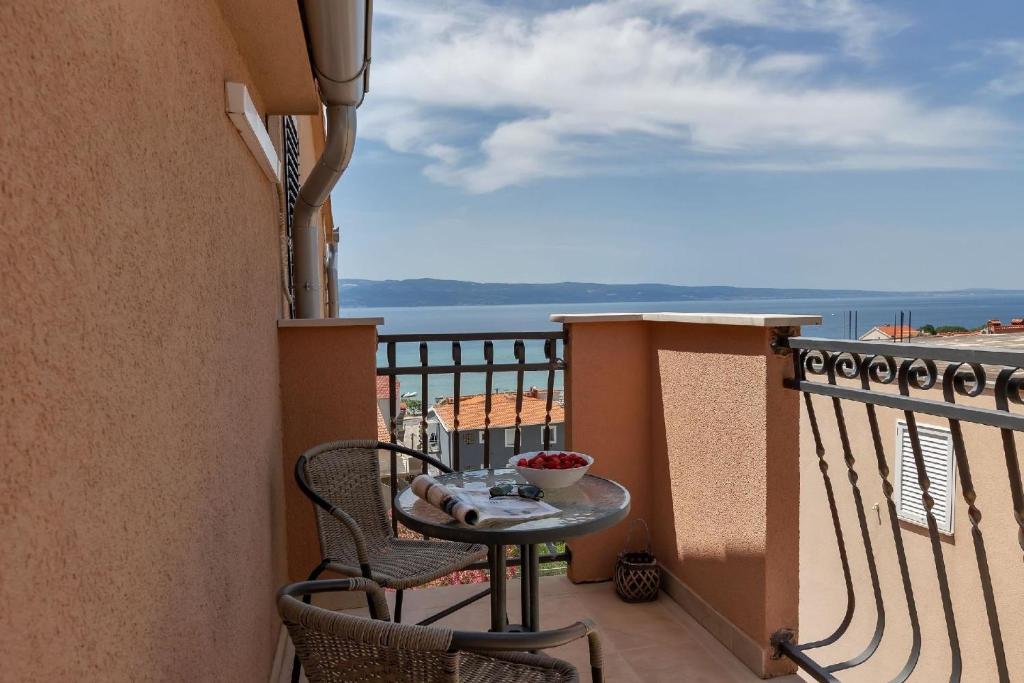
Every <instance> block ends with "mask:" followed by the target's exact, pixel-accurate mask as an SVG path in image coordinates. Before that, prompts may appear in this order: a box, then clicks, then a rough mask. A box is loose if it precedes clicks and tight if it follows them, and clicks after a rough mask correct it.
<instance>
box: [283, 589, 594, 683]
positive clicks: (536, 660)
mask: <svg viewBox="0 0 1024 683" xmlns="http://www.w3.org/2000/svg"><path fill="white" fill-rule="evenodd" d="M339 590H359V591H365V592H366V594H367V599H368V602H370V603H371V604H374V605H375V608H376V609H375V611H376V613H377V615H378V617H379V618H378V619H376V620H374V619H366V618H364V617H357V616H353V615H349V614H345V613H342V612H332V611H330V610H326V609H323V608H321V607H316V606H314V605H310V604H306V603H305V602H303V601H302V600H300V599H299V596H300V595H301V596H304V597H306V596H308V594H310V593H321V592H326V591H339ZM277 608H278V611H279V612H280V614H281V619H282V620H283V621H284V624H285V626H286V627H287V628H288V633H289V634H290V635H291V639H292V643H293V644H294V645H295V652H296V655H297V656H298V658H299V659H300V660H301V662H302V665H303V667H304V668H305V670H306V676H307V677H308V679H309V681H310V683H348V682H355V681H360V682H362V681H395V682H396V683H402V682H410V683H411V682H415V683H424V682H430V683H434V682H438V683H440V682H445V683H485V682H486V683H513V682H514V683H570V682H575V681H579V680H580V679H579V673H578V672H577V670H576V668H575V667H574V666H572V665H571V664H569V663H568V662H564V661H562V660H560V659H555V658H553V657H550V656H548V655H545V654H530V653H528V652H525V651H526V650H543V649H546V648H550V647H557V646H559V645H565V644H566V643H570V642H572V641H574V640H576V639H578V638H582V637H583V636H586V637H587V638H588V640H589V645H590V666H591V676H592V679H593V681H594V682H595V683H600V682H601V681H602V674H601V645H600V641H599V639H598V636H597V632H596V631H595V630H594V626H593V624H592V623H590V622H578V623H576V624H573V625H572V626H568V627H566V628H562V629H558V630H553V631H541V632H539V633H476V632H468V631H452V630H450V629H447V628H438V627H436V626H415V625H407V624H395V623H391V622H389V621H388V617H387V614H388V611H387V609H388V608H387V603H386V602H385V600H384V593H383V591H382V590H381V589H380V587H379V586H378V585H377V584H375V583H374V582H373V581H370V580H368V579H363V578H356V579H335V580H331V581H304V582H301V583H295V584H291V585H289V586H285V587H284V588H282V589H281V590H280V591H279V592H278V600H277Z"/></svg>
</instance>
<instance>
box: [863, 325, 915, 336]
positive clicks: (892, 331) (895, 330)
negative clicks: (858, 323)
mask: <svg viewBox="0 0 1024 683" xmlns="http://www.w3.org/2000/svg"><path fill="white" fill-rule="evenodd" d="M872 330H878V331H879V332H881V333H882V334H884V335H886V336H889V337H896V336H902V337H908V336H909V337H917V336H918V335H919V334H921V332H920V330H918V329H917V328H916V327H907V326H906V325H904V326H903V327H900V326H899V325H872V327H871V329H870V330H868V332H871V331H872Z"/></svg>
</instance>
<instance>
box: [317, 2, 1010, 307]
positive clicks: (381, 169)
mask: <svg viewBox="0 0 1024 683" xmlns="http://www.w3.org/2000/svg"><path fill="white" fill-rule="evenodd" d="M374 10H375V23H374V55H373V59H374V61H373V67H372V69H371V78H370V87H371V90H370V93H369V94H368V96H367V98H366V100H365V102H364V103H363V105H362V107H361V108H360V111H359V135H358V142H357V146H356V153H355V156H354V158H353V160H352V163H351V165H350V166H349V170H348V172H347V173H346V174H345V176H344V177H343V178H342V181H341V182H340V183H339V185H338V188H337V189H336V190H335V191H334V194H333V210H334V217H335V221H336V223H338V225H339V226H340V227H341V231H342V261H341V271H342V273H341V274H342V277H353V278H372V279H383V278H405V277H442V278H456V279H468V280H477V281H503V282H545V281H563V280H583V281H596V282H666V283H673V284H692V285H707V284H725V285H739V286H781V287H820V288H841V287H856V288H873V289H914V290H919V289H956V288H965V287H1002V288H1024V278H1022V277H1021V271H1020V266H1019V263H1020V257H1021V254H1024V225H1022V224H1024V153H1022V152H1024V3H1021V2H1020V1H1019V0H1001V1H992V2H984V3H970V4H965V3H963V2H962V1H960V2H956V1H953V0H933V1H930V2H924V1H920V2H906V1H902V2H897V1H889V2H885V3H871V2H864V1H860V0H835V1H829V0H728V1H727V2H724V1H722V0H595V1H593V2H589V3H587V2H579V3H558V2H542V1H540V0H534V1H532V2H528V1H523V2H514V3H513V2H507V3H496V2H492V3H486V2H475V1H473V0H462V1H459V2H454V1H448V2H440V1H433V0H377V1H376V2H375V3H374Z"/></svg>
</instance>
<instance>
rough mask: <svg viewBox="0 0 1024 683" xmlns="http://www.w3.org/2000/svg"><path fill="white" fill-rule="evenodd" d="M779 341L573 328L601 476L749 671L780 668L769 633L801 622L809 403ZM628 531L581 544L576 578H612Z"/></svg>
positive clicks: (574, 394)
mask: <svg viewBox="0 0 1024 683" xmlns="http://www.w3.org/2000/svg"><path fill="white" fill-rule="evenodd" d="M769 336H770V330H769V329H767V328H762V327H753V326H732V325H710V324H708V325H701V324H682V323H636V322H621V323H584V324H576V325H572V326H571V329H570V339H571V347H570V348H571V351H570V353H571V356H570V359H569V364H570V365H569V382H568V386H569V394H568V396H569V404H568V425H569V430H570V434H569V438H570V445H571V447H572V448H574V449H577V450H581V451H584V452H588V453H592V454H593V455H595V457H596V459H597V462H596V463H595V466H594V471H595V473H597V474H602V475H604V476H609V477H611V478H613V479H616V480H618V481H620V482H622V483H623V484H625V485H626V486H627V487H628V488H629V489H630V491H631V492H632V494H633V513H634V515H639V516H642V517H644V518H645V519H647V521H648V523H649V524H650V527H651V532H652V537H653V547H654V551H655V554H656V555H657V557H658V560H659V561H660V562H661V563H662V565H663V566H664V567H665V568H666V569H668V570H669V571H670V572H671V573H672V575H674V576H675V577H676V579H674V581H678V582H681V586H680V587H679V588H678V589H674V590H670V592H671V593H672V594H673V597H676V599H677V600H679V601H680V603H681V604H682V605H683V606H684V607H685V608H686V609H688V610H689V611H690V612H691V614H693V615H694V617H695V618H697V619H698V621H700V622H701V623H702V624H703V625H705V626H706V627H707V628H708V629H709V630H710V631H711V632H712V633H713V634H714V635H715V636H716V637H717V638H719V639H720V640H721V641H722V642H723V643H724V644H726V646H727V647H729V648H730V649H731V650H732V651H733V652H734V653H735V654H736V656H737V657H739V658H740V659H741V661H743V662H744V663H745V664H747V666H749V667H750V668H751V669H753V670H754V671H756V672H758V673H770V674H777V673H785V672H787V671H789V670H791V665H790V664H788V663H787V662H773V661H770V660H769V658H768V654H769V650H770V648H769V647H768V639H769V637H770V635H771V634H772V633H773V632H774V631H775V630H777V629H779V628H783V627H795V626H796V624H797V617H798V609H797V595H798V592H797V590H798V585H797V579H798V568H799V564H798V560H799V558H798V556H797V550H798V524H799V510H798V501H799V490H800V481H799V463H798V455H799V454H798V451H799V447H798V443H799V434H798V429H799V404H798V402H797V396H796V394H794V393H793V392H790V391H788V390H785V389H784V388H783V386H782V379H783V375H784V374H785V373H786V372H787V369H788V367H789V365H790V361H789V360H788V359H784V358H781V357H777V356H775V355H774V354H772V352H771V350H770V348H769ZM624 533H625V526H624V525H620V527H618V528H617V529H615V530H612V531H610V532H605V533H604V534H602V535H599V536H594V537H593V538H584V539H580V540H578V541H575V542H573V543H572V548H573V561H572V564H571V572H572V574H571V576H572V578H573V579H574V580H593V579H598V578H605V577H608V576H610V574H611V568H612V565H613V563H614V559H615V555H616V554H617V553H618V551H619V550H620V549H621V547H622V539H623V536H624ZM673 585H674V584H673ZM666 590H669V587H668V586H666Z"/></svg>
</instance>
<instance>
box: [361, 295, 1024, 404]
mask: <svg viewBox="0 0 1024 683" xmlns="http://www.w3.org/2000/svg"><path fill="white" fill-rule="evenodd" d="M900 310H903V311H910V312H912V315H913V322H914V326H915V327H920V326H921V325H924V324H926V323H931V324H932V325H936V326H937V325H962V326H964V327H976V326H978V325H982V324H984V323H985V321H986V320H989V319H990V318H1000V319H1002V320H1004V321H1005V320H1008V319H1010V318H1014V317H1021V316H1024V293H1013V294H991V293H978V294H935V295H927V296H906V297H899V298H895V297H891V296H887V297H873V298H857V299H826V298H823V299H736V300H729V301H722V300H707V301H701V300H692V301H668V302H666V301H655V302H645V303H621V304H615V303H600V304H530V305H523V306H431V307H405V308H351V309H347V310H344V311H343V313H342V314H343V315H345V316H380V317H383V318H384V326H383V328H382V333H385V334H388V333H392V334H403V333H418V332H422V333H428V332H501V331H513V332H521V331H534V330H557V329H558V328H559V326H558V324H557V323H552V322H551V321H550V316H551V315H552V314H554V313H608V312H622V311H641V312H651V311H677V312H683V313H686V312H716V313H801V314H812V315H820V316H822V318H823V321H822V324H821V325H820V326H815V327H806V328H804V330H803V333H804V334H805V335H808V336H816V337H830V338H843V337H846V336H847V334H848V330H847V322H846V320H847V318H846V315H847V312H848V311H857V313H858V316H857V317H858V320H859V332H860V333H863V332H865V331H866V330H868V329H869V328H871V327H872V326H873V325H880V324H886V323H888V324H892V321H893V313H897V312H898V311H900ZM494 352H495V354H494V355H495V362H498V363H510V362H514V357H513V355H512V343H511V342H507V343H503V342H495V346H494ZM384 353H385V352H384V348H383V346H382V347H381V348H380V349H379V350H378V358H377V361H378V364H379V365H385V364H386V359H385V356H384ZM428 353H429V361H430V363H431V364H432V365H433V364H442V363H444V364H448V363H450V362H451V344H445V343H431V344H430V345H429V349H428ZM526 353H527V361H528V362H535V361H536V362H542V361H543V360H544V351H543V345H542V343H541V342H527V349H526ZM396 354H397V357H398V359H397V360H398V364H399V365H403V366H409V365H419V364H420V358H419V347H418V345H417V344H399V345H398V347H397V348H396ZM559 354H561V349H559ZM462 362H463V363H464V364H471V363H482V362H483V345H482V343H479V342H463V343H462ZM400 379H401V382H402V392H403V393H406V392H411V391H415V392H416V395H415V396H414V397H413V398H414V399H416V400H419V398H420V394H422V389H421V386H420V377H419V376H416V375H413V376H407V377H402V378H400ZM546 383H547V377H546V373H544V372H532V373H526V376H525V378H524V385H525V386H526V387H529V386H531V385H534V386H539V387H544V386H546ZM452 384H453V383H452V379H451V377H448V376H433V377H431V378H430V380H429V386H428V389H427V393H428V396H429V398H430V399H431V400H434V399H436V398H437V397H439V396H447V395H451V394H452V392H453V386H452ZM494 386H495V390H498V391H508V390H513V389H515V386H516V376H515V374H511V373H500V374H496V375H495V376H494ZM556 386H557V387H559V388H561V377H560V376H558V377H556ZM461 391H462V393H463V394H464V395H465V394H474V393H482V392H483V391H484V376H483V375H476V374H465V375H463V377H462V387H461Z"/></svg>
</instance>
